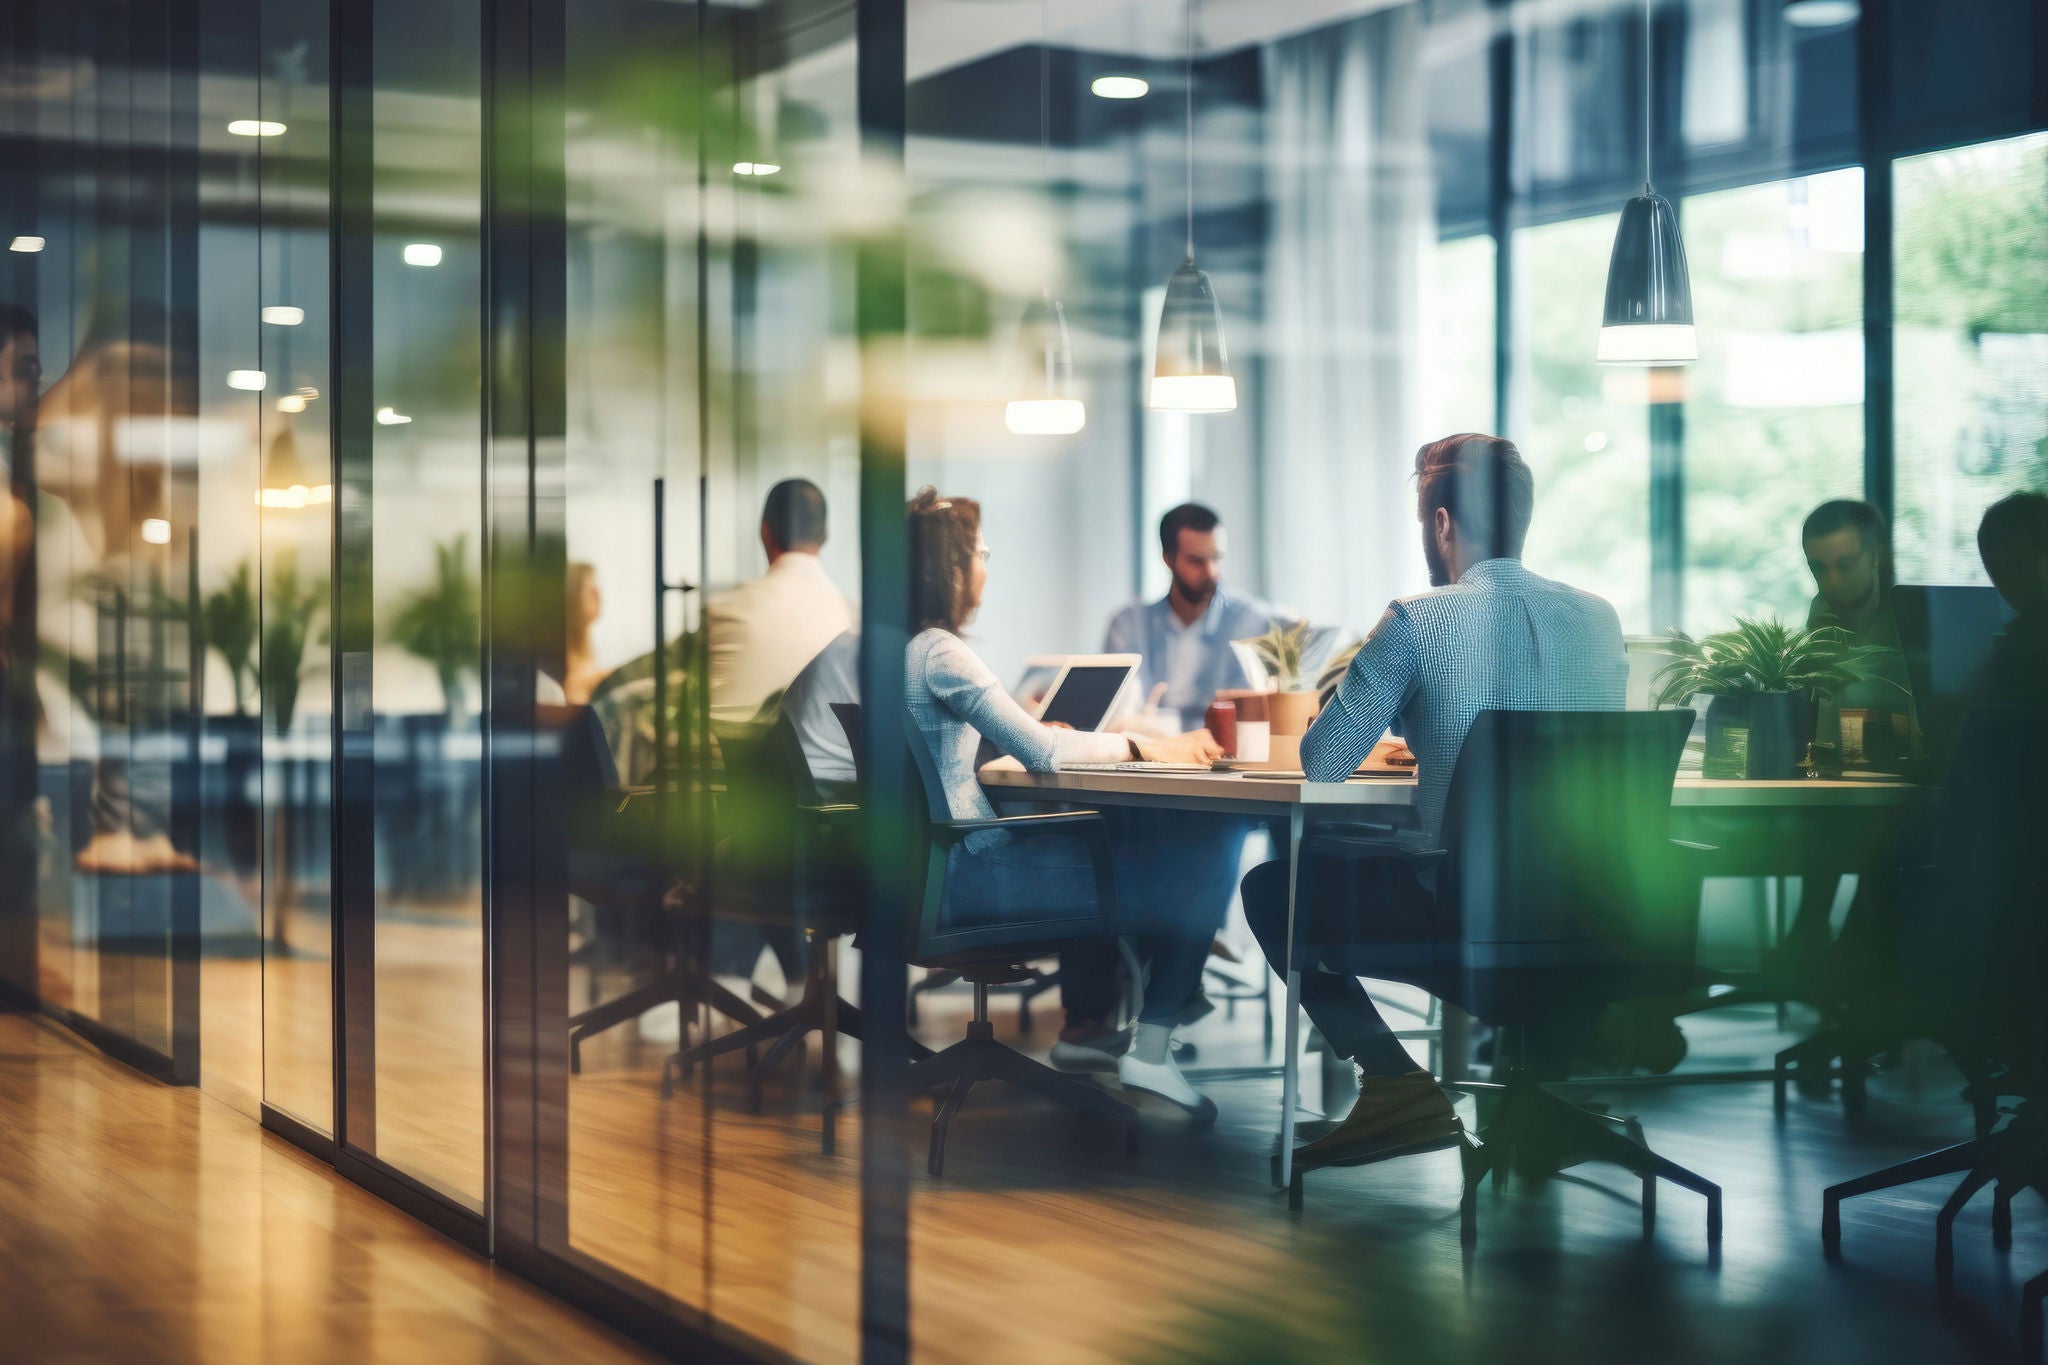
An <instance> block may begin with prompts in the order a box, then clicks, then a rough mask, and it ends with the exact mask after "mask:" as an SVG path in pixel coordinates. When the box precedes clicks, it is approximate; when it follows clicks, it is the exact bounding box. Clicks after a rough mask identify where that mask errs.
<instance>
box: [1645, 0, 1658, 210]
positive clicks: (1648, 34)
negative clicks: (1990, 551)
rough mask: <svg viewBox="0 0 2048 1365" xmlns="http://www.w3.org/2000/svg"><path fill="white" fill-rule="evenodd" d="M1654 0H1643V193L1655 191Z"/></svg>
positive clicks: (1655, 29) (1655, 25)
mask: <svg viewBox="0 0 2048 1365" xmlns="http://www.w3.org/2000/svg"><path fill="white" fill-rule="evenodd" d="M1653 2H1654V0H1643V193H1644V194H1651V193H1654V191H1653V190H1651V188H1650V109H1651V106H1652V104H1653V100H1652V99H1651V95H1650V88H1651V87H1650V80H1651V70H1650V67H1651V61H1650V59H1651V56H1652V55H1653V54H1652V50H1651V49H1652V47H1653V46H1654V35H1655V34H1656V31H1657V21H1656V19H1655V18H1654V17H1653V16H1652V15H1651V13H1650V6H1651V5H1652V3H1653Z"/></svg>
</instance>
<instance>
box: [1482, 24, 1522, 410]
mask: <svg viewBox="0 0 2048 1365" xmlns="http://www.w3.org/2000/svg"><path fill="white" fill-rule="evenodd" d="M1509 4H1510V0H1489V5H1490V9H1491V14H1492V19H1493V23H1494V26H1495V28H1494V34H1493V38H1492V40H1491V41H1490V42H1489V43H1488V44H1487V49H1486V78H1487V100H1488V103H1489V104H1490V105H1491V111H1492V115H1493V118H1492V125H1493V126H1492V129H1491V132H1492V136H1491V138H1490V139H1489V140H1488V142H1487V148H1486V151H1487V157H1486V227H1487V231H1489V232H1491V233H1492V234H1493V429H1494V430H1495V431H1497V432H1500V433H1502V434H1504V435H1510V433H1509V432H1508V428H1509V427H1510V426H1511V425H1513V421H1514V412H1513V386H1514V365H1515V362H1514V334H1515V253H1514V250H1513V246H1514V236H1513V233H1514V223H1513V219H1512V215H1511V209H1512V206H1513V198H1514V192H1515V185H1514V133H1515V37H1514V29H1513V26H1512V22H1511V17H1510V16H1511V14H1512V11H1511V9H1510V8H1509Z"/></svg>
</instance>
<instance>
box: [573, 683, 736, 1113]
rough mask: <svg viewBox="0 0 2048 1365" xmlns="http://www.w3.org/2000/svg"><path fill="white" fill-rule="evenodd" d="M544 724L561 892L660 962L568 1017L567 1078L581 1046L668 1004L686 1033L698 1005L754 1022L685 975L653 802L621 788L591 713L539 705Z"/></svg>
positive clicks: (709, 986)
mask: <svg viewBox="0 0 2048 1365" xmlns="http://www.w3.org/2000/svg"><path fill="white" fill-rule="evenodd" d="M541 722H542V724H543V726H544V727H545V728H547V729H550V730H552V731H553V732H554V733H555V735H556V736H557V738H558V740H559V744H560V749H559V757H558V759H557V766H556V769H555V777H556V781H557V782H558V783H559V785H560V788H561V791H562V797H563V808H564V810H565V811H566V812H567V815H568V826H567V830H566V837H565V840H564V843H565V846H566V857H565V866H566V873H567V878H568V889H569V890H570V891H571V892H573V893H575V894H576V895H578V896H580V897H582V898H583V899H584V900H586V901H589V902H590V903H591V904H592V905H593V906H596V907H598V909H599V911H600V912H601V913H602V914H604V915H605V916H606V917H607V918H612V919H617V920H621V921H622V922H625V923H633V922H637V923H639V924H640V925H641V926H643V927H644V928H646V929H648V930H650V931H651V936H652V937H653V939H654V940H655V942H656V944H657V945H658V948H659V951H660V953H661V958H662V967H661V971H660V972H659V974H658V975H657V976H656V977H655V979H654V980H652V981H648V982H645V983H643V984H641V985H639V986H636V987H634V988H632V989H631V990H628V991H626V992H625V993H623V994H621V995H618V996H615V997H614V998H612V999H610V1000H606V1001H603V1002H600V1003H599V1004H596V1005H593V1006H591V1007H590V1008H589V1009H585V1010H582V1011H580V1012H579V1013H576V1014H573V1015H571V1016H569V1074H570V1075H572V1076H573V1075H580V1074H582V1071H583V1043H584V1040H586V1039H588V1038H591V1037H594V1036H596V1035H597V1034H599V1033H603V1032H605V1031H606V1030H608V1029H611V1028H614V1027H616V1026H617V1025H619V1024H623V1023H625V1022H627V1021H628V1020H631V1019H638V1018H639V1017H640V1016H641V1015H643V1014H645V1013H646V1012H647V1011H648V1010H651V1009H653V1008H655V1007H656V1006H657V1005H664V1004H667V1003H669V1002H670V1001H674V1002H675V1005H676V1008H677V1010H678V1011H679V1012H680V1014H681V1017H682V1024H683V1028H684V1030H685V1031H686V1032H687V1031H688V1029H689V1027H690V1020H691V1017H692V1016H693V1015H694V1014H695V1013H696V1012H697V1008H698V1007H699V1006H700V1005H708V1006H710V1007H711V1008H712V1009H715V1010H717V1011H718V1012H719V1013H721V1014H724V1015H726V1016H727V1017H729V1018H731V1019H734V1020H736V1021H738V1022H740V1023H742V1024H748V1023H754V1022H758V1021H759V1020H760V1018H761V1015H760V1013H759V1012H758V1011H757V1010H755V1009H754V1007H753V1006H751V1005H749V1004H748V1003H747V1002H746V1001H744V1000H742V999H740V998H739V997H738V996H736V995H734V994H733V993H732V992H731V991H729V990H727V989H726V988H725V987H723V986H721V985H719V984H718V983H717V982H716V981H714V980H712V979H711V977H710V976H709V975H708V974H704V973H695V972H691V971H689V970H688V969H687V967H686V965H685V959H686V954H685V952H684V945H683V940H682V932H681V926H680V925H679V924H678V923H677V917H676V915H675V914H674V913H673V912H671V911H670V910H668V909H667V908H666V907H665V905H664V894H665V892H666V890H667V888H668V885H669V883H670V878H669V876H668V875H667V873H666V871H665V870H664V868H663V866H662V864H661V860H660V858H659V857H658V855H657V850H658V849H660V847H661V843H662V837H663V835H662V831H660V830H659V829H658V828H656V822H655V821H654V820H653V819H651V818H650V817H651V814H652V812H653V807H652V805H651V804H650V803H651V802H652V799H653V794H652V793H649V792H636V791H628V790H625V789H623V788H622V787H621V786H620V785H619V779H618V770H617V768H616V767H615V766H614V765H613V763H612V754H611V747H610V745H609V744H607V743H606V741H605V736H604V727H603V726H602V725H600V724H599V723H598V720H597V715H596V713H595V712H593V711H592V710H591V709H590V708H589V707H587V706H581V707H573V708H568V707H544V708H542V714H541Z"/></svg>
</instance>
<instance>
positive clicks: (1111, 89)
mask: <svg viewBox="0 0 2048 1365" xmlns="http://www.w3.org/2000/svg"><path fill="white" fill-rule="evenodd" d="M1088 88H1089V89H1090V90H1091V91H1093V92H1094V93H1095V94H1096V96H1098V97H1099V98H1101V99H1106V100H1141V99H1143V98H1145V96H1146V94H1147V93H1149V92H1150V91H1151V89H1152V87H1151V85H1150V84H1149V83H1147V82H1146V81H1145V80H1144V79H1143V78H1142V77H1138V76H1097V77H1096V78H1095V79H1094V81H1093V82H1091V83H1090V84H1089V86H1088Z"/></svg>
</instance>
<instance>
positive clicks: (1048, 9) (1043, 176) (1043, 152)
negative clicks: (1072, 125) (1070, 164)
mask: <svg viewBox="0 0 2048 1365" xmlns="http://www.w3.org/2000/svg"><path fill="white" fill-rule="evenodd" d="M1038 28H1039V38H1038V178H1039V179H1040V180H1042V181H1044V182H1045V185H1046V188H1047V189H1048V190H1049V189H1051V188H1052V0H1042V3H1041V4H1040V5H1039V7H1038Z"/></svg>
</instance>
